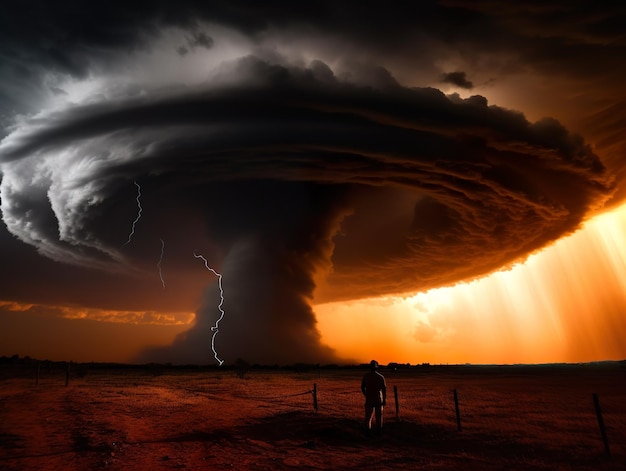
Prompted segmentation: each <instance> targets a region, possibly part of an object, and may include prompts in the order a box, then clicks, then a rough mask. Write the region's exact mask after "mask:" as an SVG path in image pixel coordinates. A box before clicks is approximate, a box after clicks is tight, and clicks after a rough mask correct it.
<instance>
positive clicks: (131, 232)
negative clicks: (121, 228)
mask: <svg viewBox="0 0 626 471" xmlns="http://www.w3.org/2000/svg"><path fill="white" fill-rule="evenodd" d="M133 183H135V186H136V187H137V207H138V208H139V212H138V213H137V219H135V220H134V221H133V227H132V229H131V231H130V234H129V236H128V240H127V241H126V243H125V244H124V245H128V244H130V240H131V239H132V238H133V235H134V234H135V225H136V224H137V222H138V221H139V219H141V211H143V208H142V207H141V201H140V200H139V198H141V187H140V186H139V183H137V182H136V181H135V182H133Z"/></svg>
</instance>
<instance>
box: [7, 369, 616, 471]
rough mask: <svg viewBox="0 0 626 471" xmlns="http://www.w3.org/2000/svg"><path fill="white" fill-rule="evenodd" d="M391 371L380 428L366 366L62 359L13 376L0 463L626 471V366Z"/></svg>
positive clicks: (17, 466)
mask: <svg viewBox="0 0 626 471" xmlns="http://www.w3.org/2000/svg"><path fill="white" fill-rule="evenodd" d="M382 372H383V374H385V376H386V378H387V385H388V388H389V393H388V407H387V408H386V410H385V420H386V424H385V434H384V435H383V437H380V438H378V437H377V438H365V437H364V436H363V434H362V431H361V415H362V407H363V404H362V397H361V394H360V391H359V384H360V378H361V375H362V374H363V371H362V370H359V369H341V370H321V371H319V372H318V371H311V372H308V373H306V372H305V373H293V372H285V371H270V370H255V371H252V372H250V373H249V374H248V376H247V377H246V379H243V380H242V379H238V378H237V377H236V376H235V373H234V372H232V371H227V370H223V369H220V370H205V371H197V372H193V371H183V372H181V371H175V370H169V371H167V370H164V371H161V372H160V373H161V374H154V371H147V370H119V371H116V370H97V371H89V372H87V374H86V375H84V376H83V375H81V376H78V375H77V376H75V377H72V379H71V381H70V384H69V386H68V387H65V385H64V379H65V377H64V373H63V372H62V371H56V372H54V371H48V372H46V373H45V374H42V375H41V377H40V382H39V385H38V386H35V384H34V376H30V375H27V376H23V377H11V375H6V374H5V375H4V378H5V379H3V380H1V381H2V382H1V383H0V384H1V385H2V388H1V392H0V468H1V469H3V470H29V469H33V470H34V469H36V470H46V469H50V470H58V469H64V470H74V469H75V470H79V469H100V468H102V469H120V470H122V469H124V470H126V469H152V470H154V469H361V468H367V469H419V468H429V469H490V470H491V469H492V470H496V469H586V470H596V469H606V470H609V469H626V401H625V399H626V387H625V386H626V374H625V373H626V371H625V370H624V367H623V365H620V366H616V365H613V366H604V367H603V366H598V367H591V366H581V367H573V366H568V367H551V368H549V367H534V368H530V367H515V368H513V367H489V368H487V367H450V368H445V367H441V368H438V367H431V368H419V369H410V370H398V371H392V370H382ZM313 384H316V386H317V392H318V405H319V410H318V412H317V413H315V412H314V410H313V396H312V394H311V390H312V388H313ZM394 386H395V387H397V390H398V397H399V420H396V418H395V403H394V394H393V388H394ZM454 389H456V390H457V392H458V399H459V408H460V413H461V424H462V431H458V430H457V424H456V416H455V409H454V401H453V394H452V391H453V390H454ZM592 393H597V394H598V396H599V398H600V403H601V406H602V412H603V416H604V422H605V424H606V430H607V435H608V438H609V443H610V446H611V452H612V456H611V458H608V457H606V456H605V453H604V446H603V442H602V439H601V436H600V431H599V427H598V422H597V419H596V415H595V409H594V405H593V400H592Z"/></svg>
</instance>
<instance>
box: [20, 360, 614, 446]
mask: <svg viewBox="0 0 626 471" xmlns="http://www.w3.org/2000/svg"><path fill="white" fill-rule="evenodd" d="M44 366H45V367H44ZM34 373H35V386H37V387H43V386H46V385H48V386H49V385H51V384H54V385H58V386H61V385H63V384H64V385H65V386H66V387H67V386H68V385H69V384H70V379H72V381H75V380H76V379H84V376H86V374H87V373H86V372H81V370H80V369H79V368H78V367H77V366H75V365H71V364H70V363H67V364H63V365H52V366H49V365H46V364H39V363H37V364H36V365H35V371H34ZM129 373H130V376H132V377H133V378H135V379H137V380H139V378H140V377H141V375H140V374H139V373H133V372H132V371H131V372H129ZM362 373H363V371H361V370H357V371H354V372H340V373H337V374H336V375H335V374H332V373H330V374H328V373H325V374H324V377H323V378H322V377H321V375H320V374H319V373H318V375H314V374H311V373H309V374H294V375H289V374H278V375H277V374H276V373H272V372H268V373H266V374H265V373H255V374H254V375H253V376H252V377H251V378H248V379H245V380H242V379H234V378H233V379H232V381H225V382H224V384H216V383H215V382H214V379H210V378H207V379H206V380H205V381H206V382H205V383H202V382H198V379H197V377H194V378H191V377H190V379H189V384H188V385H185V384H184V377H185V374H184V373H181V375H180V378H181V379H180V381H181V383H179V384H178V386H176V387H179V388H182V389H184V390H186V391H187V392H189V393H193V394H202V395H206V396H207V397H216V396H218V395H220V394H225V395H231V396H232V397H233V398H237V399H242V400H245V401H247V402H248V403H249V405H250V406H252V407H254V406H256V407H260V408H266V409H268V410H271V411H273V412H287V411H293V410H299V411H304V412H307V411H308V412H312V413H318V412H321V413H323V414H328V415H332V416H334V417H338V418H343V419H349V420H352V421H354V422H355V424H356V423H358V424H361V423H362V417H363V416H362V411H363V405H364V399H363V397H362V394H361V392H360V388H359V386H360V379H361V375H362ZM90 374H91V375H92V376H94V374H93V373H90ZM222 375H223V374H222ZM95 376H97V373H96V374H95ZM217 377H218V378H221V377H222V376H219V375H217ZM224 377H226V376H224ZM278 377H279V379H277V378H278ZM128 380H129V376H126V377H125V379H120V380H119V381H120V383H122V382H127V381H128ZM420 380H421V378H420V375H406V376H402V375H394V374H391V375H389V376H388V377H387V387H388V390H387V405H386V407H385V411H384V419H385V421H386V423H389V422H390V421H391V422H403V421H404V422H409V423H413V424H418V425H423V426H431V427H433V426H436V427H441V428H445V429H446V430H451V431H456V432H458V433H463V432H464V431H466V430H469V431H471V432H481V433H485V434H488V433H493V431H494V430H497V431H499V432H500V433H503V434H508V435H510V436H513V437H517V438H519V439H520V440H530V439H533V438H534V437H530V438H529V437H528V436H529V435H536V436H543V437H545V440H550V438H551V437H553V438H555V439H556V437H557V436H558V439H559V440H562V439H563V436H567V437H569V438H568V440H569V442H570V443H571V445H572V446H589V445H590V443H591V442H593V443H594V444H595V445H596V446H598V444H599V445H600V446H603V448H604V453H605V455H606V456H607V457H610V456H611V453H612V451H611V446H610V442H611V441H612V442H613V443H617V444H620V442H621V441H623V440H624V430H626V413H625V408H624V405H623V404H624V398H625V396H626V394H625V393H624V391H623V390H622V389H619V386H616V387H615V390H614V391H611V390H609V391H605V393H606V394H605V395H604V396H603V395H602V394H601V393H598V392H596V391H593V392H591V391H590V392H585V393H583V392H582V391H576V392H568V391H567V390H565V389H563V388H561V387H560V386H558V385H555V384H551V385H550V384H547V385H537V384H538V383H535V384H534V386H528V385H525V384H524V385H522V383H521V382H520V383H519V386H520V387H519V388H517V390H515V385H513V386H511V384H509V383H507V381H504V380H503V381H502V382H501V386H500V387H497V384H498V382H497V381H496V382H494V384H495V385H496V386H494V385H492V387H491V388H490V389H487V388H485V387H483V385H480V384H473V383H472V382H466V381H464V380H463V379H458V378H457V379H455V378H452V377H450V378H447V379H446V378H440V379H439V380H438V381H437V382H436V383H435V385H434V386H433V381H432V380H431V381H428V383H429V384H426V385H424V386H421V385H420V382H421V381H420ZM517 381H522V379H518V380H517ZM347 383H349V384H354V388H352V389H346V384H347ZM31 384H32V383H31ZM216 386H217V387H216ZM512 387H513V390H512ZM292 391H295V392H292ZM244 407H247V406H244Z"/></svg>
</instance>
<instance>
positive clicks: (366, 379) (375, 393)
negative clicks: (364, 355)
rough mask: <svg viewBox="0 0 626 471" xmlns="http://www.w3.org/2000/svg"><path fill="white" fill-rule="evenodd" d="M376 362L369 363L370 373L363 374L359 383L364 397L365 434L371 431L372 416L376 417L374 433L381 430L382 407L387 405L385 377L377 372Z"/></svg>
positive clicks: (378, 432)
mask: <svg viewBox="0 0 626 471" xmlns="http://www.w3.org/2000/svg"><path fill="white" fill-rule="evenodd" d="M377 369H378V362H377V361H376V360H372V361H371V362H370V371H369V372H367V373H365V375H364V376H363V380H362V381H361V391H362V392H363V395H364V396H365V433H366V434H367V435H369V434H370V432H371V430H372V415H374V413H375V415H376V433H377V434H378V435H380V434H381V433H382V430H383V407H384V406H385V404H386V403H387V384H386V383H385V377H384V376H383V375H381V374H380V373H379V372H378V371H376V370H377Z"/></svg>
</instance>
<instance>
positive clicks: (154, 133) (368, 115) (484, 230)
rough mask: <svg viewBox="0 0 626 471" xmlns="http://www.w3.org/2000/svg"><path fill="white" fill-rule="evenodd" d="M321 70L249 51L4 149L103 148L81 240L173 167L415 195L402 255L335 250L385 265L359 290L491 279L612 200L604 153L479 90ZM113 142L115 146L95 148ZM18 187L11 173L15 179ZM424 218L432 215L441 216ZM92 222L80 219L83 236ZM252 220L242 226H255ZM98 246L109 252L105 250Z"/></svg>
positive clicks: (8, 157) (213, 176) (25, 158)
mask: <svg viewBox="0 0 626 471" xmlns="http://www.w3.org/2000/svg"><path fill="white" fill-rule="evenodd" d="M319 69H320V64H319V63H316V65H315V67H314V68H312V69H301V68H289V67H285V66H282V65H276V64H268V63H266V62H264V61H261V60H259V59H256V58H254V57H247V58H243V59H241V60H238V61H236V62H235V63H233V64H231V65H230V66H228V67H225V68H224V70H223V71H222V73H223V74H224V75H225V76H227V77H232V78H233V79H232V80H235V79H234V78H235V77H236V81H235V84H234V85H232V80H230V81H228V80H225V77H218V78H217V81H218V82H219V83H224V82H229V83H231V85H223V84H222V85H219V86H217V87H216V88H212V87H208V88H206V89H205V88H200V89H198V90H195V91H192V90H190V89H189V88H186V89H185V90H184V92H180V93H176V92H174V93H172V92H171V91H170V92H169V93H168V94H166V95H162V96H159V94H158V93H154V94H153V95H151V96H150V97H149V98H148V99H145V98H140V99H134V100H133V99H129V100H125V101H121V102H120V101H118V102H112V103H102V104H94V105H87V106H84V107H75V108H72V109H70V110H69V111H67V112H63V113H57V114H52V115H50V116H49V117H47V118H46V117H39V118H37V119H36V120H35V121H34V122H33V123H32V126H31V127H30V128H29V127H28V126H24V127H23V128H22V130H21V132H20V133H16V134H15V135H13V136H10V138H7V139H5V142H4V143H3V145H2V147H1V148H0V149H1V151H2V155H1V158H2V160H3V161H4V162H12V161H16V162H17V164H16V165H19V164H20V163H21V162H24V164H27V163H28V162H29V161H30V160H32V158H33V156H39V157H40V158H42V159H46V158H48V159H52V160H53V161H54V162H56V164H55V165H58V166H60V167H62V166H63V165H66V163H65V162H63V158H62V157H58V156H60V155H63V151H65V152H69V153H70V154H71V157H70V159H69V161H68V162H70V163H71V164H72V165H74V164H75V160H74V159H76V157H75V155H79V156H80V155H90V156H91V159H92V160H94V162H93V163H94V168H96V169H97V170H95V171H90V170H85V173H84V174H82V175H80V176H77V178H76V179H75V180H74V181H73V185H75V186H76V187H81V188H83V189H84V188H85V187H84V186H83V185H84V184H86V183H88V182H91V183H92V184H93V185H94V191H93V193H92V194H89V192H88V191H87V190H85V191H86V192H87V195H86V196H85V197H84V198H83V199H82V201H80V202H79V203H80V204H82V206H81V205H80V204H78V203H76V202H75V201H72V203H73V204H75V205H76V204H78V206H76V207H74V206H72V207H67V206H66V207H65V209H64V212H60V211H57V216H58V214H61V213H62V215H64V216H66V217H67V221H61V223H65V226H67V227H68V231H67V232H66V233H65V234H66V235H67V238H68V242H69V243H71V244H74V245H77V244H78V245H80V244H84V243H85V240H86V238H85V237H86V236H85V235H83V234H82V233H79V232H76V233H74V232H72V231H71V228H73V227H75V226H76V224H75V222H77V221H80V220H81V218H83V217H86V216H85V213H86V212H87V211H86V210H87V206H88V204H91V203H89V202H90V201H94V200H95V201H100V200H103V199H105V198H106V197H107V194H108V191H109V190H107V185H108V184H109V181H110V180H115V179H116V178H119V177H120V176H123V175H129V176H130V175H131V174H137V173H138V172H139V173H150V172H152V173H155V174H158V175H160V178H166V176H167V175H169V174H172V175H175V176H176V179H177V182H178V183H177V184H179V185H180V184H181V183H180V181H187V180H189V179H191V180H192V181H194V182H195V184H201V183H202V182H207V183H210V182H218V181H220V182H224V181H241V180H246V181H247V180H260V181H268V180H273V181H278V182H280V181H288V182H314V183H317V184H319V185H339V186H342V187H353V186H367V187H371V188H372V191H376V188H377V187H381V186H388V185H391V186H395V187H401V188H404V189H405V190H406V192H407V193H408V194H410V195H412V197H413V198H414V199H415V211H414V214H409V215H406V217H407V220H406V227H405V229H404V231H405V232H404V234H403V239H402V241H401V243H395V244H394V247H393V254H394V255H393V257H390V260H392V261H393V263H391V262H390V260H386V261H384V262H381V261H380V260H378V258H377V257H378V252H379V251H382V252H383V253H386V251H387V250H391V249H390V248H387V247H372V248H371V249H370V251H366V253H364V254H360V255H358V258H355V257H344V256H343V255H342V253H341V251H338V252H337V253H336V254H335V256H334V261H335V268H334V275H333V276H335V277H338V278H341V277H344V276H346V275H347V274H350V275H349V276H350V279H349V280H346V281H345V283H347V285H349V286H352V285H353V284H357V285H358V284H359V283H358V282H357V281H356V280H357V279H359V278H360V277H361V276H362V274H360V270H361V268H363V267H373V266H374V265H370V264H371V263H373V261H374V260H375V261H376V266H377V269H376V270H368V271H370V272H371V275H368V276H366V278H370V279H369V281H368V282H367V283H364V284H363V286H364V290H371V292H373V293H376V294H381V293H382V292H388V291H403V290H408V289H415V288H420V287H421V288H423V287H432V286H434V285H439V284H445V283H450V282H454V281H458V280H460V279H462V278H464V277H467V276H477V275H480V274H482V273H485V272H488V271H489V270H492V269H495V268H497V267H499V266H501V265H502V264H506V263H508V262H511V261H512V260H515V259H516V258H518V257H520V256H523V255H524V254H526V253H530V252H531V251H533V250H535V249H537V248H539V247H542V246H543V245H545V244H546V243H548V242H550V241H552V240H555V239H557V238H558V237H560V236H561V235H563V234H566V233H568V232H571V231H573V230H575V229H576V228H577V227H578V224H579V223H580V222H581V220H582V218H583V216H584V215H585V214H586V212H587V211H588V210H589V209H590V208H591V207H593V206H594V205H596V204H598V203H599V202H600V201H602V200H603V198H605V197H606V195H607V191H608V183H607V181H606V177H605V176H604V173H603V166H602V164H601V163H600V161H599V159H598V158H597V157H596V156H595V155H594V154H593V152H592V151H591V150H590V148H589V146H587V145H586V144H585V143H584V141H583V140H582V138H581V137H580V136H576V135H571V134H570V133H568V131H567V130H566V129H564V128H563V127H562V126H561V125H560V124H559V123H558V122H556V121H555V120H549V119H546V120H542V121H539V122H537V123H529V122H528V121H527V120H526V119H525V118H524V117H523V115H521V114H519V113H516V112H511V111H508V110H505V109H502V108H498V107H495V106H491V107H490V106H488V105H487V102H486V100H485V99H484V98H482V97H479V96H475V97H471V98H468V99H465V100H464V99H461V98H459V97H455V96H452V97H446V96H445V95H444V94H442V93H441V92H439V91H437V90H435V89H407V88H403V87H400V86H398V85H391V86H389V87H387V88H384V89H372V88H366V87H361V86H355V85H351V84H346V83H341V82H338V81H337V80H333V79H332V77H331V79H330V80H329V77H328V76H324V80H323V81H320V80H318V79H317V78H316V71H317V70H319ZM222 79H224V80H222ZM252 79H253V80H252ZM101 148H105V149H106V152H105V153H104V154H101V155H100V156H98V155H97V154H96V150H97V149H101ZM120 155H122V156H124V155H132V156H134V157H133V158H130V159H122V158H119V156H120ZM29 159H30V160H29ZM116 159H119V162H116ZM96 163H98V165H96ZM51 165H52V164H51ZM11 182H12V180H11V179H9V178H5V182H4V188H5V189H6V188H9V187H10V185H11ZM95 182H97V184H96V183H95ZM95 187H97V188H95ZM571 188H577V191H576V192H572V191H571ZM44 189H45V183H44ZM10 191H13V190H11V189H9V190H6V191H5V193H4V195H3V196H4V198H5V200H6V201H5V203H4V204H5V220H6V218H7V215H10V216H12V217H13V218H14V220H15V221H21V220H22V219H24V220H26V219H27V218H28V221H29V226H28V227H30V228H37V227H39V224H38V223H37V221H36V219H35V218H34V215H35V214H36V212H37V211H35V208H34V207H33V206H32V205H31V206H29V205H25V204H23V203H21V204H18V205H15V208H14V210H13V209H11V208H9V206H10V205H11V201H13V200H14V199H13V198H18V197H19V194H16V196H14V197H11V196H10V195H13V193H10ZM42 191H43V190H42ZM224 191H226V192H227V193H229V191H228V190H227V189H225V190H224ZM348 192H349V191H348ZM44 193H45V192H44ZM44 193H42V195H43V194H44ZM29 194H30V192H29ZM47 196H48V197H49V195H47ZM40 200H41V198H40ZM74 200H76V198H74ZM331 206H332V205H331ZM429 208H434V209H429ZM240 209H241V210H242V211H245V208H240ZM20 210H21V211H22V213H21V215H20ZM24 210H27V211H26V212H24ZM423 212H425V213H424V214H428V215H431V216H435V215H436V220H437V221H438V222H437V224H435V225H434V226H433V225H431V222H430V220H431V219H432V218H431V217H429V218H427V219H425V218H424V217H423V216H424V214H423ZM331 213H332V211H331ZM42 214H43V213H42ZM48 214H49V213H48ZM27 215H28V216H27ZM372 217H375V216H374V215H372ZM47 224H48V223H45V224H42V226H44V227H45V226H47ZM86 225H87V222H85V223H82V222H81V224H80V227H81V228H83V229H81V230H83V231H86V229H84V228H85V227H86ZM17 226H19V224H17ZM248 226H250V225H247V226H246V231H249V230H251V229H253V227H248ZM346 226H349V218H348V219H347V220H346ZM225 230H226V231H228V228H225ZM87 232H88V231H87ZM350 236H351V235H350V234H348V240H349V238H350ZM354 237H355V238H357V239H358V237H359V236H358V235H355V236H354ZM39 239H40V237H39V236H38V235H35V236H33V237H32V240H39ZM89 240H90V241H91V239H89ZM93 245H94V244H91V246H93ZM472 247H473V248H472ZM101 251H103V252H105V253H107V254H111V253H113V252H108V251H106V248H104V246H103V247H101ZM368 252H369V253H368ZM425 253H427V254H429V256H428V257H426V256H424V255H423V254H425ZM460 253H463V254H464V255H463V256H461V257H459V256H458V255H459V254H460ZM447 254H451V255H454V256H452V257H450V256H449V255H447ZM435 256H436V258H435ZM429 258H430V260H429ZM378 264H380V266H379V265H378ZM386 265H390V266H389V267H387V266H386ZM344 267H345V268H348V270H347V271H344V269H343V268H344ZM353 267H354V270H355V273H353V274H351V273H352V268H353ZM399 267H401V268H399ZM377 280H379V281H382V282H383V285H384V288H379V287H378V282H377ZM343 284H344V283H341V285H343ZM394 286H395V288H394ZM362 294H364V293H362Z"/></svg>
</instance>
